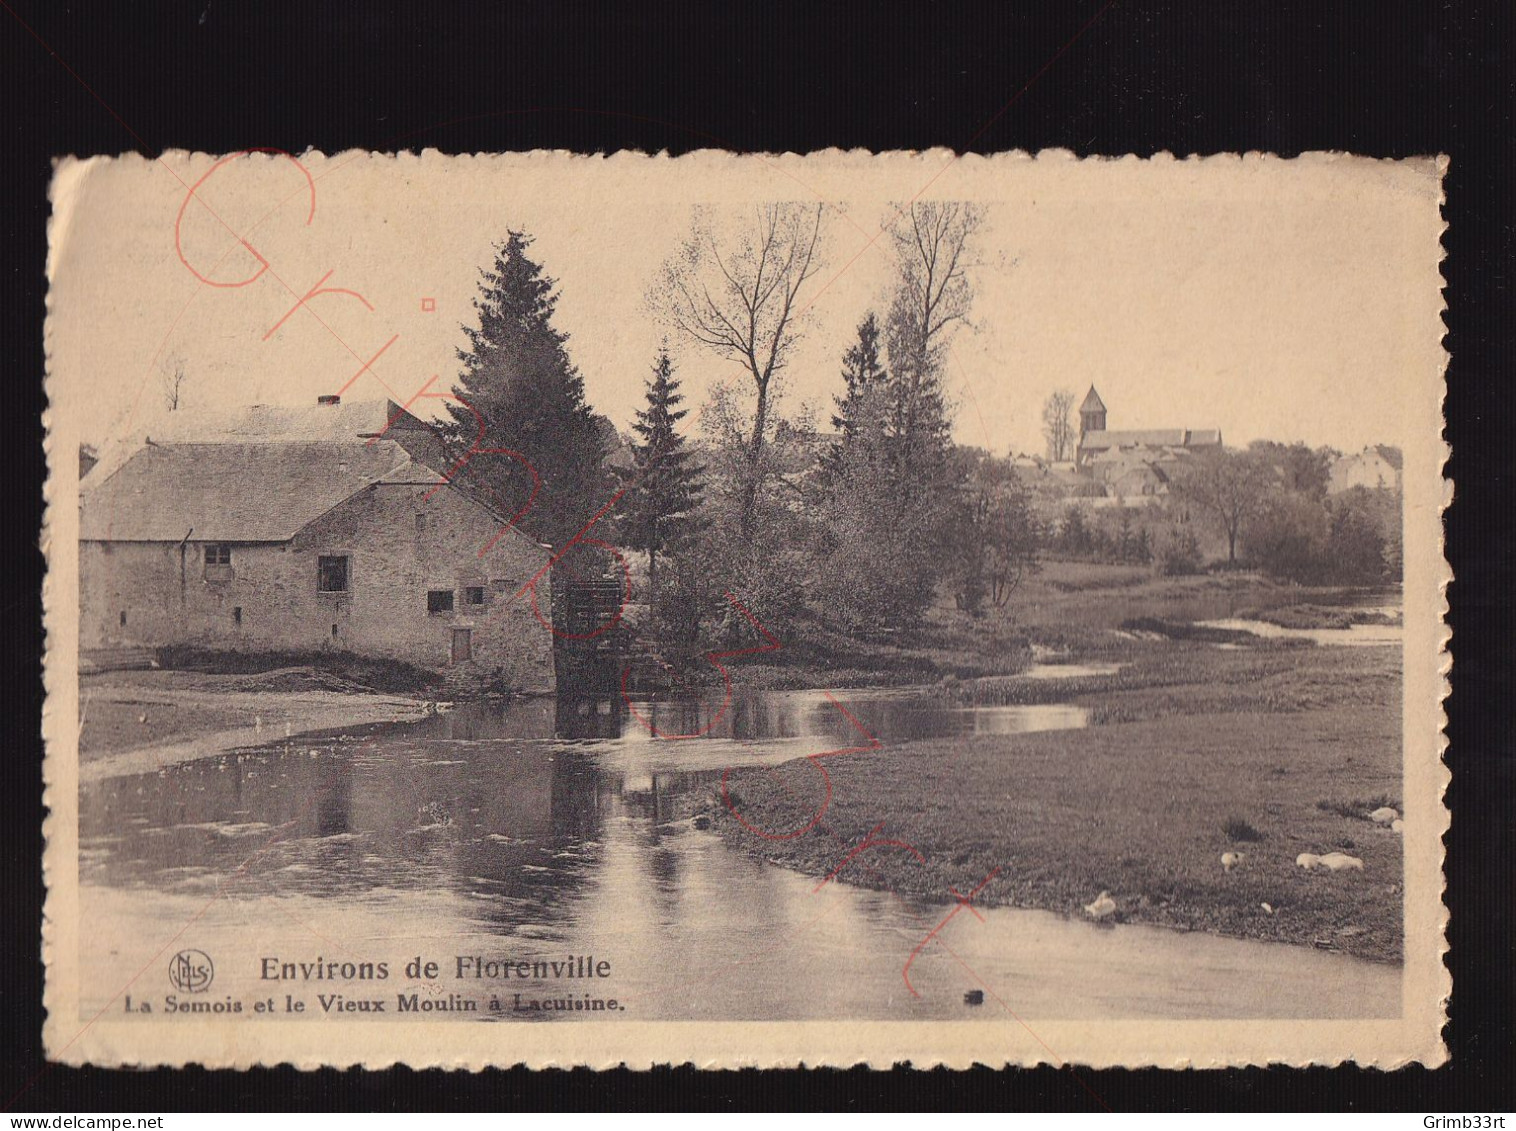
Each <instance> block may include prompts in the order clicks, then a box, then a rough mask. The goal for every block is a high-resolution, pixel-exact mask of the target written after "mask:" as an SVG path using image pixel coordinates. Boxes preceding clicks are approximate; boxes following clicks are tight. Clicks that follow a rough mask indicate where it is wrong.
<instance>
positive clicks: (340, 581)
mask: <svg viewBox="0 0 1516 1131" xmlns="http://www.w3.org/2000/svg"><path fill="white" fill-rule="evenodd" d="M316 571H317V581H316V588H317V589H319V590H320V591H321V592H322V593H346V592H347V555H346V554H331V555H328V554H323V555H321V556H320V557H319V558H317V559H316Z"/></svg>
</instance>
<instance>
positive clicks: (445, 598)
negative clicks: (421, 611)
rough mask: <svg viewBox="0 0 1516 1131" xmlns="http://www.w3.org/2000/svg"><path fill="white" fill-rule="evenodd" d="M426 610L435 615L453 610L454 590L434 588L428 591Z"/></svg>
mask: <svg viewBox="0 0 1516 1131" xmlns="http://www.w3.org/2000/svg"><path fill="white" fill-rule="evenodd" d="M426 611H427V612H428V613H431V614H433V615H435V614H437V613H450V612H452V611H453V591H452V590H451V589H433V590H431V591H430V592H428V593H427V595H426Z"/></svg>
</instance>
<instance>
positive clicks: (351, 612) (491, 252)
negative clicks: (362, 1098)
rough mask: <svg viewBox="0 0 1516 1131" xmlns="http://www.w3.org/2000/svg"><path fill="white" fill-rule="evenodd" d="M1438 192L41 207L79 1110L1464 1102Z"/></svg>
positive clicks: (1201, 166)
mask: <svg viewBox="0 0 1516 1131" xmlns="http://www.w3.org/2000/svg"><path fill="white" fill-rule="evenodd" d="M1444 169H1445V162H1443V161H1442V160H1440V159H1437V158H1433V157H1428V158H1424V159H1417V160H1406V161H1380V160H1369V159H1364V158H1357V157H1350V156H1345V155H1340V154H1338V155H1330V154H1317V155H1307V156H1303V157H1299V158H1296V159H1291V160H1284V159H1279V158H1274V157H1269V156H1262V155H1245V156H1222V157H1213V158H1207V159H1204V160H1200V159H1196V160H1176V159H1173V158H1170V157H1167V156H1161V157H1157V158H1154V159H1151V160H1139V159H1136V158H1129V159H1090V160H1079V159H1076V158H1074V157H1072V156H1070V155H1068V154H1066V153H1044V154H1041V155H1036V156H1033V155H1028V154H1005V155H1001V156H998V157H993V158H986V157H974V156H967V157H955V156H954V155H953V154H950V153H946V152H934V153H921V154H886V155H871V154H867V153H862V152H851V153H843V152H831V153H820V154H812V155H809V156H797V155H786V156H772V157H762V156H733V155H728V154H721V153H716V152H707V153H697V154H692V155H689V156H684V157H679V158H670V157H667V156H653V155H644V154H633V153H622V154H616V155H613V156H608V157H584V156H573V155H569V154H558V153H530V154H506V155H498V156H487V155H478V156H464V157H448V156H443V155H441V154H438V153H435V152H428V153H423V154H419V155H416V154H401V155H398V156H395V155H380V154H370V153H362V152H350V153H341V154H337V155H332V156H327V155H323V154H320V153H284V152H279V151H272V150H257V151H249V152H244V153H235V154H216V155H211V154H198V153H197V154H189V153H182V152H181V153H169V154H165V155H164V156H163V157H161V158H159V159H148V158H144V157H140V156H135V155H133V156H126V157H121V158H114V159H112V158H93V159H88V160H80V159H66V160H60V161H59V162H58V164H57V170H56V176H55V180H54V184H53V189H52V203H53V215H52V220H51V241H50V246H51V253H50V262H49V279H50V291H49V311H48V324H47V330H46V344H47V353H48V372H47V378H46V380H47V392H48V398H49V409H48V417H47V456H48V465H49V472H50V474H49V482H48V486H47V519H46V527H45V530H44V531H43V540H44V543H45V547H46V552H47V557H48V564H49V568H48V576H47V582H46V595H45V604H46V620H47V644H48V650H47V659H46V682H47V692H48V695H47V704H46V710H45V715H44V718H43V720H42V725H43V730H44V733H45V736H46V743H47V764H46V778H47V803H48V806H49V809H50V816H49V818H48V821H47V826H46V834H47V856H46V877H47V885H48V897H47V907H46V923H45V929H44V934H43V939H42V947H43V952H44V955H45V958H46V963H47V991H46V1006H47V1024H46V1032H45V1040H46V1048H47V1053H48V1055H49V1056H50V1057H51V1058H53V1059H55V1060H58V1061H63V1062H67V1063H71V1064H85V1063H88V1064H96V1065H183V1064H200V1065H206V1066H210V1067H245V1066H251V1065H260V1064H264V1065H272V1064H279V1063H291V1064H294V1065H297V1066H303V1067H315V1066H321V1065H336V1066H345V1065H354V1064H363V1065H369V1066H381V1065H389V1064H393V1063H404V1064H408V1065H412V1066H415V1067H423V1066H433V1065H444V1066H485V1065H500V1066H509V1065H515V1064H526V1065H531V1066H549V1065H559V1066H567V1065H588V1066H592V1067H609V1066H616V1065H628V1066H631V1067H635V1068H642V1067H648V1066H651V1065H657V1064H669V1063H672V1064H684V1063H693V1064H696V1065H701V1066H710V1067H721V1066H740V1065H764V1066H781V1065H800V1064H805V1065H842V1066H846V1065H855V1064H869V1065H875V1066H879V1067H887V1066H889V1065H892V1064H895V1063H900V1062H910V1063H912V1064H914V1065H917V1066H920V1067H927V1066H932V1065H949V1066H968V1065H971V1064H974V1063H982V1064H988V1065H997V1066H998V1065H1003V1064H1033V1063H1052V1064H1068V1065H1091V1066H1099V1065H1164V1066H1196V1067H1208V1066H1220V1065H1241V1064H1264V1063H1274V1062H1281V1063H1285V1064H1297V1065H1298V1064H1308V1063H1321V1064H1334V1063H1339V1062H1343V1061H1353V1062H1357V1063H1360V1064H1372V1065H1379V1066H1382V1067H1387V1068H1388V1067H1393V1066H1397V1065H1402V1064H1406V1063H1410V1062H1420V1063H1424V1064H1436V1063H1439V1062H1441V1061H1442V1060H1443V1059H1444V1058H1445V1051H1444V1048H1443V1044H1442V1040H1441V1036H1440V1030H1441V1025H1442V1021H1443V1016H1444V1003H1445V1001H1446V998H1447V995H1448V993H1449V990H1450V983H1449V978H1448V975H1447V973H1446V970H1445V968H1444V966H1443V964H1442V955H1443V951H1444V933H1445V932H1444V928H1445V925H1446V923H1445V914H1444V910H1443V904H1442V900H1441V892H1442V869H1441V864H1442V848H1441V841H1440V838H1441V835H1442V833H1443V831H1444V830H1445V829H1446V828H1447V813H1446V811H1445V809H1444V808H1443V805H1442V801H1441V795H1442V789H1443V786H1444V783H1445V780H1446V774H1445V771H1444V769H1443V767H1442V763H1441V760H1440V754H1441V749H1442V737H1441V722H1442V713H1441V709H1440V703H1441V699H1442V696H1443V693H1444V689H1445V678H1446V675H1447V672H1448V670H1449V665H1450V659H1449V656H1448V653H1447V648H1446V645H1447V632H1446V630H1445V629H1444V627H1443V620H1442V613H1443V607H1444V606H1443V596H1442V593H1443V587H1444V585H1445V584H1446V582H1447V580H1448V576H1449V575H1448V570H1447V567H1446V564H1445V562H1444V559H1443V555H1442V550H1441V525H1440V516H1441V510H1442V506H1443V504H1444V502H1445V501H1446V499H1447V497H1448V493H1449V488H1448V485H1447V484H1446V482H1445V481H1444V479H1443V476H1442V465H1443V461H1444V459H1445V457H1446V454H1447V453H1446V449H1445V447H1444V445H1443V443H1442V440H1441V424H1442V419H1441V403H1442V393H1443V367H1444V354H1443V350H1442V345H1441V339H1442V321H1441V312H1442V307H1443V302H1442V297H1441V276H1440V273H1439V261H1440V259H1441V247H1440V236H1441V234H1442V230H1443V223H1442V219H1441V215H1440V203H1441V198H1442V187H1441V186H1442V175H1443V172H1444Z"/></svg>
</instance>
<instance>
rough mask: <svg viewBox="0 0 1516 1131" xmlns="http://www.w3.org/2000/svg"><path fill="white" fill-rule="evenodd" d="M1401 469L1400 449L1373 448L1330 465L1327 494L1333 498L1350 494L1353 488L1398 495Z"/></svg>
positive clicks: (1378, 446)
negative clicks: (1365, 488) (1393, 492)
mask: <svg viewBox="0 0 1516 1131" xmlns="http://www.w3.org/2000/svg"><path fill="white" fill-rule="evenodd" d="M1400 468H1401V455H1400V449H1399V448H1392V447H1390V446H1389V445H1388V444H1373V445H1371V446H1369V447H1367V448H1364V449H1363V451H1361V452H1355V453H1353V454H1352V455H1347V456H1343V457H1341V458H1340V459H1338V460H1336V461H1335V462H1333V464H1332V467H1331V470H1330V473H1329V474H1330V479H1329V482H1328V486H1327V491H1328V492H1329V493H1331V494H1333V495H1338V494H1341V493H1342V492H1343V491H1351V490H1352V489H1353V488H1354V487H1367V488H1368V489H1370V490H1381V489H1383V490H1390V491H1399V490H1400Z"/></svg>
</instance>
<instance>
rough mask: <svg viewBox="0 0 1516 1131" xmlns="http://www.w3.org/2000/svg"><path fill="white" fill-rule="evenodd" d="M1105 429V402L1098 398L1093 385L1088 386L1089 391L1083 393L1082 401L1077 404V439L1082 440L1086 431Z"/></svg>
mask: <svg viewBox="0 0 1516 1131" xmlns="http://www.w3.org/2000/svg"><path fill="white" fill-rule="evenodd" d="M1104 431H1105V402H1104V401H1102V400H1101V399H1100V394H1099V393H1097V392H1096V391H1095V386H1094V385H1091V386H1090V391H1089V392H1088V393H1086V394H1085V397H1084V403H1083V404H1082V405H1080V406H1079V440H1080V442H1081V443H1083V441H1084V435H1085V433H1086V432H1104Z"/></svg>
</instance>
